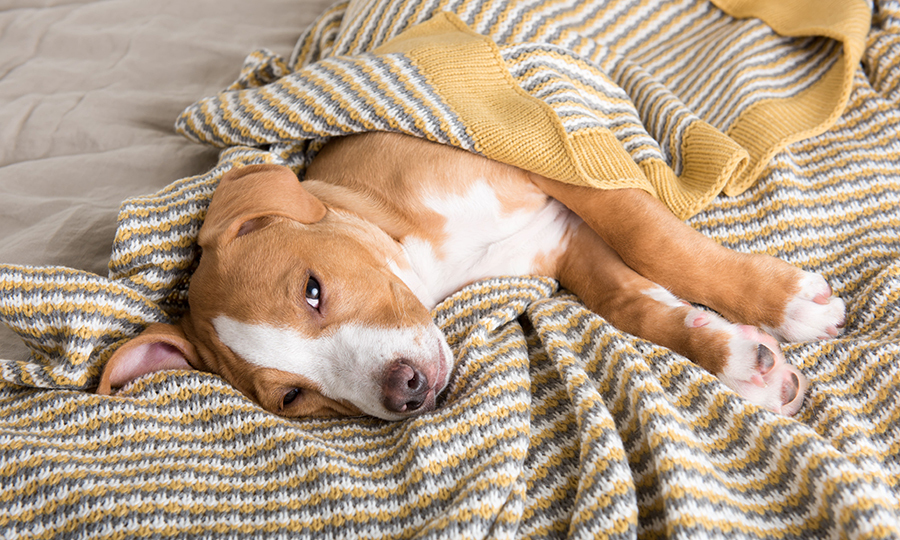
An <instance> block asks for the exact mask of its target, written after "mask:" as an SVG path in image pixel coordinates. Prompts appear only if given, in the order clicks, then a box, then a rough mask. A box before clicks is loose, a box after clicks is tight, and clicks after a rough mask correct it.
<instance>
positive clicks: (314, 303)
mask: <svg viewBox="0 0 900 540" xmlns="http://www.w3.org/2000/svg"><path fill="white" fill-rule="evenodd" d="M321 296H322V287H321V286H320V285H319V282H318V281H317V280H316V278H314V277H310V278H309V279H308V280H306V303H307V304H309V306H310V307H311V308H313V309H319V298H320V297H321Z"/></svg>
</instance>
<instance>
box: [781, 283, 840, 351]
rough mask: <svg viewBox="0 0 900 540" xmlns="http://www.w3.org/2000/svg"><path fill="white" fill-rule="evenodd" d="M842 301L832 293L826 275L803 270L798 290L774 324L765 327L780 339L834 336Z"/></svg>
mask: <svg viewBox="0 0 900 540" xmlns="http://www.w3.org/2000/svg"><path fill="white" fill-rule="evenodd" d="M845 311H846V308H845V307H844V301H843V300H841V299H840V298H838V297H837V296H834V295H833V294H832V291H831V287H830V286H829V285H828V282H827V281H825V278H823V277H822V276H820V275H819V274H814V273H812V272H803V275H802V277H801V278H800V283H799V290H798V291H797V292H796V293H795V294H794V295H793V296H792V297H791V298H790V299H789V300H788V302H787V305H786V306H785V308H784V314H783V318H782V321H781V324H779V325H778V326H777V327H774V328H773V327H764V328H765V329H766V331H767V332H769V333H770V334H772V335H773V336H775V337H776V338H778V339H779V340H780V341H809V340H814V339H829V338H833V337H837V336H838V335H839V334H840V332H841V329H842V328H843V326H844V321H845V317H846V312H845Z"/></svg>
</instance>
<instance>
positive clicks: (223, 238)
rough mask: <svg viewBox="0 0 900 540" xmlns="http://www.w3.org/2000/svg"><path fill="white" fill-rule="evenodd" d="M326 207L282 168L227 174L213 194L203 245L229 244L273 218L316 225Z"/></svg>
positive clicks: (253, 167)
mask: <svg viewBox="0 0 900 540" xmlns="http://www.w3.org/2000/svg"><path fill="white" fill-rule="evenodd" d="M325 212H326V210H325V205H323V204H322V202H321V201H319V199H317V198H315V197H314V196H313V195H312V194H311V193H309V192H308V191H306V189H304V188H303V186H302V185H301V183H300V180H298V179H297V175H295V174H294V172H293V171H291V170H290V169H289V168H287V167H283V166H281V165H271V164H262V165H249V166H247V167H240V168H234V169H231V170H230V171H228V172H227V173H225V175H224V176H223V177H222V179H221V180H220V181H219V187H217V188H216V192H215V193H214V194H213V198H212V201H211V202H210V204H209V210H208V211H207V213H206V220H205V221H204V222H203V226H202V227H201V228H200V238H199V244H200V246H201V247H204V248H206V247H210V246H212V245H213V243H215V242H218V243H220V244H227V243H229V242H231V241H232V240H234V239H235V238H237V237H239V236H243V235H245V234H248V233H251V232H253V231H255V230H258V229H261V228H263V227H265V226H266V225H268V224H269V223H271V221H272V220H273V218H278V217H282V218H287V219H291V220H294V221H299V222H300V223H315V222H317V221H319V220H320V219H322V218H323V217H324V216H325Z"/></svg>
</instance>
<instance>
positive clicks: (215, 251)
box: [98, 165, 453, 420]
mask: <svg viewBox="0 0 900 540" xmlns="http://www.w3.org/2000/svg"><path fill="white" fill-rule="evenodd" d="M199 244H200V247H201V249H202V255H201V257H200V263H199V265H198V267H197V270H196V271H195V273H194V275H193V276H192V278H191V284H190V289H189V292H188V299H189V304H190V309H189V312H188V313H187V314H186V315H185V316H184V318H182V320H180V321H179V323H178V324H176V325H163V324H156V325H152V326H150V327H148V328H147V329H146V330H145V331H144V332H143V333H142V334H141V335H140V336H138V337H137V338H135V339H133V340H131V341H129V342H127V343H126V344H124V345H123V346H122V347H120V348H119V349H118V350H117V351H116V352H115V353H114V354H113V356H112V358H111V359H110V361H109V363H108V364H107V366H106V368H105V369H104V373H103V376H102V379H101V386H100V388H99V389H98V391H99V392H102V393H103V392H110V391H111V388H115V387H118V386H122V385H124V384H125V383H127V382H129V381H130V380H132V379H134V378H136V377H138V376H140V375H144V374H147V373H150V372H154V371H159V370H162V369H173V368H175V369H178V368H194V369H200V370H204V371H210V372H213V373H216V374H218V375H220V376H222V377H223V378H225V379H226V380H227V381H228V382H229V383H231V384H232V385H234V386H235V387H236V388H238V389H239V390H240V391H242V392H243V393H244V394H246V395H247V396H249V397H250V398H252V399H254V400H255V401H256V402H258V403H259V404H260V405H262V406H263V407H264V408H266V409H267V410H269V411H271V412H273V413H276V414H279V415H282V416H289V417H300V416H352V415H360V414H368V415H372V416H376V417H379V418H384V419H388V420H396V419H401V418H405V417H408V416H411V415H414V414H417V413H421V412H424V411H428V410H431V409H433V408H434V403H435V398H436V396H437V394H438V393H440V392H441V390H443V388H444V387H445V386H446V384H447V382H448V380H449V376H450V371H451V368H452V363H453V358H452V354H451V353H450V349H449V347H448V346H447V343H446V341H445V340H444V338H443V336H442V334H441V332H440V331H439V330H438V328H437V326H436V325H435V324H434V322H433V321H432V319H431V316H430V313H429V311H428V309H426V308H425V306H424V305H423V304H422V303H421V302H420V301H419V300H418V299H417V298H416V296H415V295H414V294H413V293H412V292H411V290H410V289H409V287H407V285H406V284H405V283H404V282H403V280H401V279H400V278H399V277H398V276H397V273H398V265H402V264H403V262H402V257H398V255H399V254H400V247H399V245H398V244H397V243H396V242H395V241H393V240H392V239H391V238H390V237H389V236H387V235H386V234H385V233H384V232H383V231H381V230H380V229H378V228H377V227H375V226H374V225H372V224H370V223H368V222H366V221H364V220H362V219H360V218H359V217H357V216H355V215H353V214H350V213H347V212H343V211H340V210H336V209H332V208H326V207H325V206H324V205H323V204H322V203H321V202H320V201H319V200H318V199H316V198H315V197H314V196H313V195H311V194H310V193H309V192H307V191H306V190H305V189H304V188H303V187H302V185H301V183H300V182H299V181H298V180H297V177H296V176H295V175H294V174H293V173H292V172H291V171H290V169H287V168H284V167H279V166H274V165H253V166H249V167H244V168H241V169H236V170H232V171H230V172H229V173H228V174H226V175H225V176H224V177H223V178H222V180H221V182H220V184H219V187H218V188H217V189H216V192H215V194H214V196H213V200H212V202H211V203H210V207H209V211H208V213H207V217H206V220H205V221H204V224H203V226H202V228H201V230H200V236H199Z"/></svg>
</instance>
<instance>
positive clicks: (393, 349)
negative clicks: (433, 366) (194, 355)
mask: <svg viewBox="0 0 900 540" xmlns="http://www.w3.org/2000/svg"><path fill="white" fill-rule="evenodd" d="M213 327H214V328H215V329H216V332H217V333H218V336H219V339H220V340H221V341H222V343H224V344H225V345H226V346H227V347H228V348H229V349H231V350H232V351H233V352H234V353H235V354H237V355H238V356H240V357H241V358H243V359H244V360H246V361H248V362H250V363H252V364H254V365H256V366H259V367H263V368H273V369H278V370H281V371H286V372H289V373H295V374H297V375H301V376H303V377H305V378H307V379H309V380H311V381H313V382H314V383H316V384H318V385H319V386H320V387H321V388H322V394H323V395H325V396H326V397H328V398H331V399H335V400H345V401H348V402H350V403H352V404H353V405H355V406H356V407H358V408H359V409H360V410H362V411H363V412H365V413H367V414H370V415H372V416H376V417H379V418H385V419H397V418H399V417H398V415H396V414H393V413H391V412H388V411H387V410H386V409H385V408H384V406H383V405H382V388H381V383H380V381H381V378H382V373H383V372H384V369H385V367H386V366H387V365H389V364H390V363H391V362H393V361H395V360H397V359H400V358H406V359H411V360H416V361H421V362H440V361H441V358H443V359H444V361H445V362H448V363H450V362H452V358H453V356H452V354H451V352H450V349H449V347H448V346H447V344H446V342H445V341H444V339H443V337H442V335H441V333H440V331H439V330H438V329H437V327H435V326H430V327H423V328H375V327H371V326H366V325H362V324H342V325H340V326H339V327H338V328H337V329H336V330H335V331H334V332H332V333H330V334H326V335H323V336H321V337H318V338H307V337H304V336H302V335H300V334H299V333H298V332H297V331H296V330H293V329H291V328H279V327H275V326H271V325H266V324H250V323H245V322H240V321H236V320H234V319H232V318H230V317H227V316H225V315H220V316H218V317H216V318H215V319H213ZM451 368H452V366H451V365H447V366H446V373H447V374H448V377H449V372H450V371H451ZM437 384H438V388H439V389H440V388H443V386H444V385H445V384H446V380H444V381H437Z"/></svg>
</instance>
